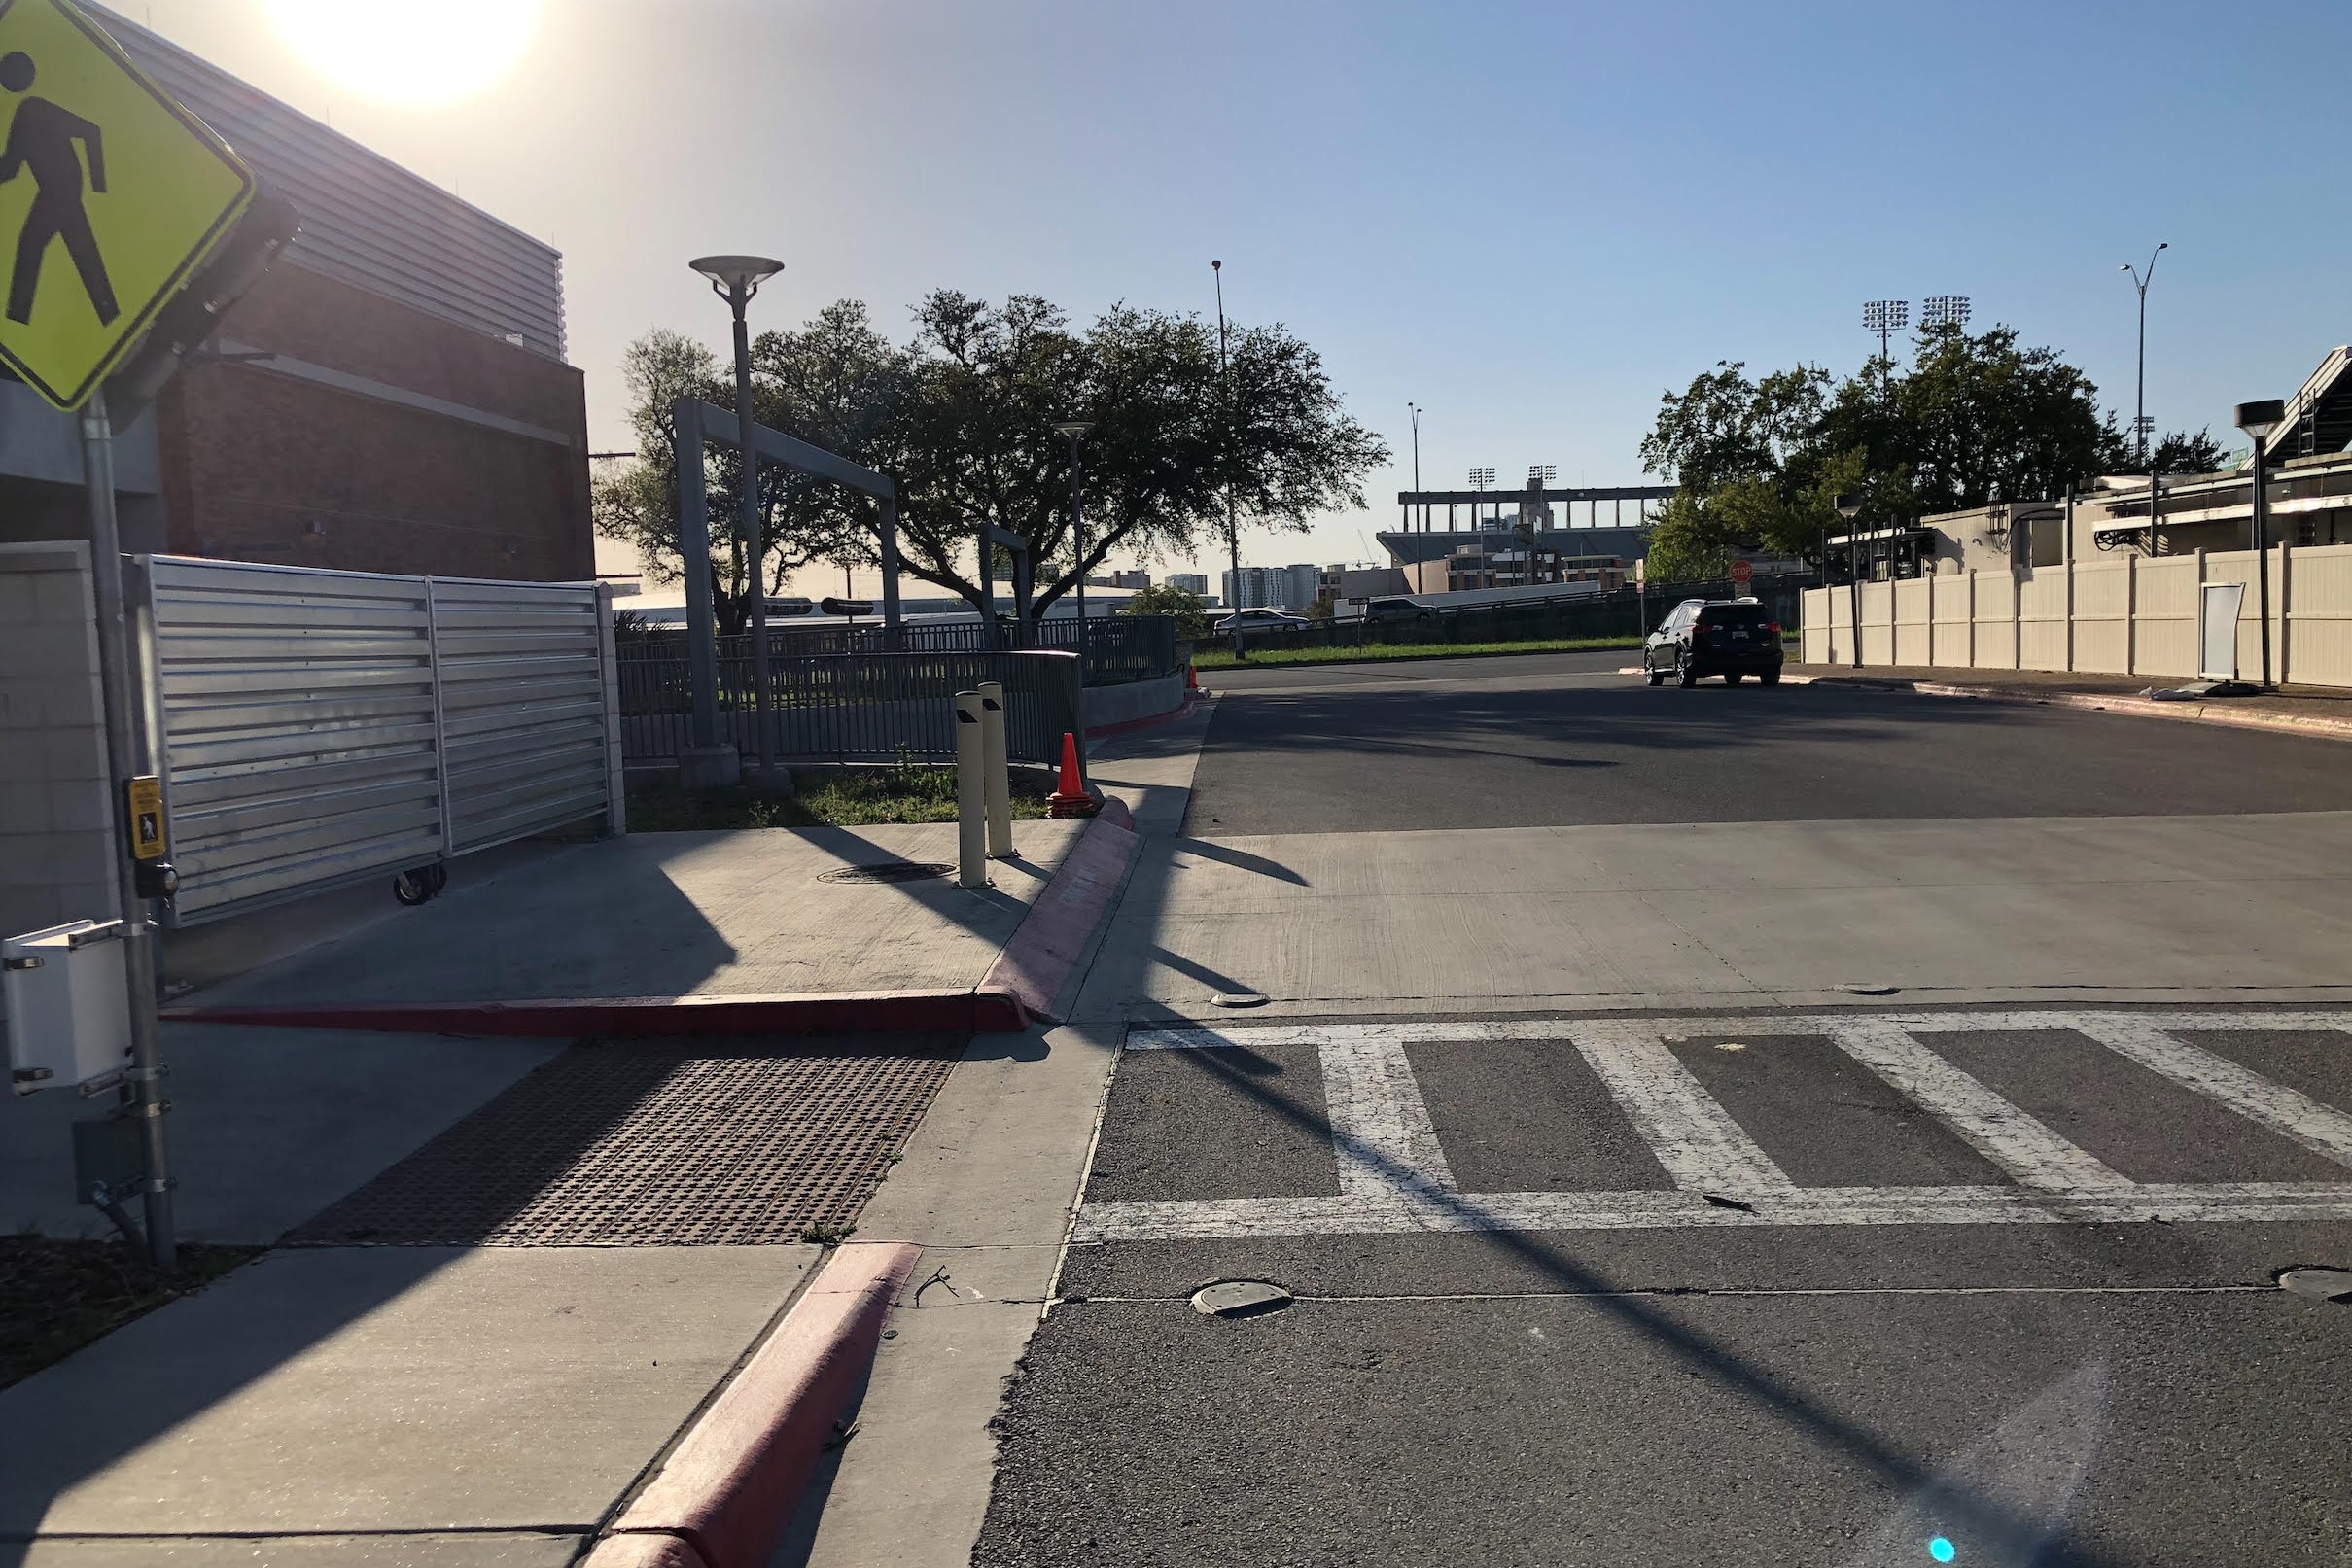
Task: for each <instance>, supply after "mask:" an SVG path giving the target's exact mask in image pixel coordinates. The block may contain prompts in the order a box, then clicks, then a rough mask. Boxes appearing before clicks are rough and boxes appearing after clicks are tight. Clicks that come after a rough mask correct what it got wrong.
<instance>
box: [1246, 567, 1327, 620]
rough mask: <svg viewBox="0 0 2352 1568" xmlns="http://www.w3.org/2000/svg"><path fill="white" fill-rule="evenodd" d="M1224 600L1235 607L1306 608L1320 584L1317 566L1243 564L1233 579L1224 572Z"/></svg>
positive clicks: (1253, 608)
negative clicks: (1237, 577) (1239, 576)
mask: <svg viewBox="0 0 2352 1568" xmlns="http://www.w3.org/2000/svg"><path fill="white" fill-rule="evenodd" d="M1322 580H1323V570H1322V568H1320V567H1317V566H1305V565H1300V566H1246V567H1244V568H1242V575H1241V580H1240V581H1239V582H1236V581H1235V580H1234V575H1233V574H1232V573H1231V572H1227V573H1225V574H1224V582H1225V603H1226V604H1228V605H1230V606H1232V607H1233V608H1234V609H1235V610H1305V609H1306V608H1307V607H1308V606H1309V605H1312V604H1314V603H1315V599H1316V591H1317V590H1318V589H1319V588H1320V587H1321V586H1322Z"/></svg>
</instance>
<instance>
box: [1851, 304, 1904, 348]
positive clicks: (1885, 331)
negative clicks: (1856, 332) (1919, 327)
mask: <svg viewBox="0 0 2352 1568" xmlns="http://www.w3.org/2000/svg"><path fill="white" fill-rule="evenodd" d="M1910 325H1911V301H1910V300H1908V299H1873V300H1869V301H1868V302H1866V303H1865V304H1864V305H1863V306H1862V330H1863V331H1866V332H1877V333H1878V358H1879V359H1881V360H1884V359H1886V358H1887V341H1888V339H1890V338H1891V337H1893V336H1894V334H1895V333H1897V332H1899V331H1903V329H1904V328H1906V327H1909V326H1910Z"/></svg>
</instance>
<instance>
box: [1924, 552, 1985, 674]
mask: <svg viewBox="0 0 2352 1568" xmlns="http://www.w3.org/2000/svg"><path fill="white" fill-rule="evenodd" d="M1926 580H1927V581H1928V582H1929V584H1931V594H1932V601H1931V606H1930V608H1931V610H1932V612H1933V616H1934V622H1935V624H1934V627H1933V628H1932V630H1931V631H1930V633H1929V636H1928V657H1927V658H1925V659H1923V660H1921V661H1920V662H1921V663H1924V664H1940V665H1945V666H1948V667H1956V668H1959V669H1963V670H1965V669H1966V668H1968V665H1969V662H1970V657H1971V655H1970V647H1971V643H1972V639H1971V637H1970V633H1971V632H1972V631H1974V629H1975V628H1974V627H1972V626H1971V625H1970V624H1969V623H1970V619H1971V617H1972V616H1973V615H1974V614H1975V613H1976V611H1975V609H1974V607H1973V606H1972V605H1971V603H1970V601H1969V589H1970V587H1971V586H1972V585H1973V584H1974V582H1975V580H1976V575H1975V574H1974V573H1968V572H1943V573H1938V574H1937V575H1935V576H1932V577H1929V578H1928V579H1926Z"/></svg>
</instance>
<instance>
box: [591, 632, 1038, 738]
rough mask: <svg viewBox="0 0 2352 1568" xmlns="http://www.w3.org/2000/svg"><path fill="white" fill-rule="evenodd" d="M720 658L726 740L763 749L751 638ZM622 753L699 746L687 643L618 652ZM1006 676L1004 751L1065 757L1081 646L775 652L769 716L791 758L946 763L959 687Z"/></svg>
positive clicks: (732, 646) (722, 733)
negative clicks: (658, 650) (655, 650)
mask: <svg viewBox="0 0 2352 1568" xmlns="http://www.w3.org/2000/svg"><path fill="white" fill-rule="evenodd" d="M725 642H726V643H727V644H728V645H730V646H729V647H728V648H727V649H726V650H725V651H723V652H722V655H721V657H720V661H719V724H720V740H721V741H722V742H726V743H730V744H732V745H733V746H734V747H735V748H736V749H737V750H738V751H740V752H741V753H742V754H744V755H746V756H750V755H752V754H753V753H754V752H755V751H756V750H757V749H758V729H757V722H758V714H757V711H756V704H755V701H754V694H753V686H752V660H751V652H750V647H749V639H745V638H729V639H726V640H725ZM618 666H619V671H620V715H621V716H620V729H621V749H622V752H623V754H624V755H625V756H626V757H627V759H628V760H630V761H632V762H650V761H660V760H663V759H666V758H669V757H674V756H676V755H678V753H679V751H680V750H681V749H683V748H685V747H687V746H690V745H692V744H693V722H694V720H693V706H694V704H693V694H692V688H691V685H690V684H689V678H688V674H687V670H688V666H687V660H686V658H685V653H684V651H683V650H681V651H679V652H678V653H676V654H674V655H672V654H668V653H666V652H665V653H663V654H662V655H660V656H649V655H647V654H646V653H644V652H642V651H641V652H639V653H637V654H635V655H633V656H629V657H624V658H622V659H620V660H619V661H618ZM985 680H996V681H1000V682H1001V683H1002V684H1003V686H1004V698H1005V704H1004V706H1005V715H1004V716H1005V749H1006V755H1007V756H1009V757H1011V758H1012V759H1013V760H1015V761H1019V762H1036V763H1046V764H1050V763H1053V762H1057V761H1059V760H1060V759H1061V755H1062V736H1063V734H1064V733H1065V732H1068V733H1071V734H1075V735H1078V736H1081V737H1083V736H1084V734H1085V722H1084V718H1083V713H1084V692H1083V691H1082V689H1081V688H1080V686H1079V683H1078V661H1077V659H1076V657H1075V656H1074V655H1071V654H1069V653H1062V652H1054V651H1038V652H1028V653H819V654H798V655H781V654H780V655H776V656H772V657H771V658H770V659H769V661H768V701H769V709H768V724H769V730H770V735H771V737H772V740H773V743H774V746H773V749H774V751H775V754H776V756H777V757H778V758H779V759H780V760H783V761H787V762H798V761H807V762H895V761H899V760H909V761H920V762H939V763H946V762H952V761H954V760H955V755H956V714H955V694H956V693H957V692H959V691H968V690H971V689H972V688H973V687H975V686H977V685H979V684H980V683H981V682H982V681H985Z"/></svg>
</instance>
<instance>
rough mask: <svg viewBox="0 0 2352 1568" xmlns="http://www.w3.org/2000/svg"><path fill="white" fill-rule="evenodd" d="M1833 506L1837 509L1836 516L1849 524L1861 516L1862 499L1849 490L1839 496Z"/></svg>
mask: <svg viewBox="0 0 2352 1568" xmlns="http://www.w3.org/2000/svg"><path fill="white" fill-rule="evenodd" d="M1833 505H1836V506H1837V508H1838V515H1839V516H1841V517H1843V518H1844V519H1845V520H1846V521H1847V522H1849V523H1850V522H1852V521H1853V520H1854V519H1855V518H1857V517H1859V516H1861V515H1862V498H1861V497H1860V496H1858V495H1856V494H1854V493H1853V492H1852V491H1850V490H1848V491H1846V492H1844V493H1843V494H1842V495H1840V496H1839V497H1838V499H1837V501H1836V502H1835V503H1833Z"/></svg>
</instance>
